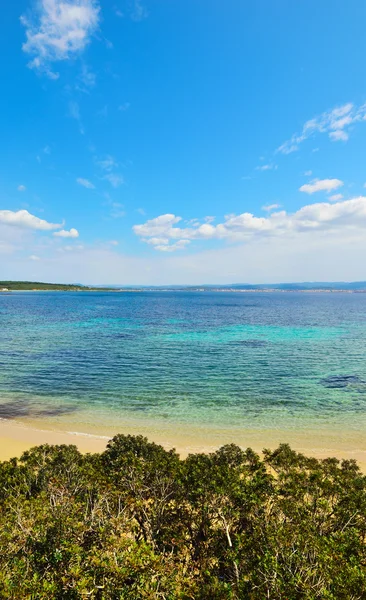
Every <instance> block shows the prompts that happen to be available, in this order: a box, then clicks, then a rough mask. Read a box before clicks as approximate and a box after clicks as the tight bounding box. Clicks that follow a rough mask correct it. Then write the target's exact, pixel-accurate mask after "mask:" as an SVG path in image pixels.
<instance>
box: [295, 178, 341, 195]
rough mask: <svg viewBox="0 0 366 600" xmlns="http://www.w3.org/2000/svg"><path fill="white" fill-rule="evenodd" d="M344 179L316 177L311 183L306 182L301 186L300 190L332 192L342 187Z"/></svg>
mask: <svg viewBox="0 0 366 600" xmlns="http://www.w3.org/2000/svg"><path fill="white" fill-rule="evenodd" d="M342 185H343V181H341V180H340V179H314V180H313V181H311V182H310V183H305V184H304V185H302V186H301V187H300V188H299V191H300V192H305V194H315V192H332V191H333V190H337V189H338V188H340V187H342Z"/></svg>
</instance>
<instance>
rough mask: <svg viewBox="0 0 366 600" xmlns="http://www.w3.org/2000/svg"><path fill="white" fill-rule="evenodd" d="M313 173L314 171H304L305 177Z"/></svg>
mask: <svg viewBox="0 0 366 600" xmlns="http://www.w3.org/2000/svg"><path fill="white" fill-rule="evenodd" d="M312 174H313V172H312V171H305V173H304V175H305V177H311V176H312Z"/></svg>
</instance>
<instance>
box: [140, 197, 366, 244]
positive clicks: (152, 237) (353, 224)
mask: <svg viewBox="0 0 366 600" xmlns="http://www.w3.org/2000/svg"><path fill="white" fill-rule="evenodd" d="M181 222H182V218H181V217H179V216H176V215H174V214H165V215H160V216H159V217H156V218H155V219H150V220H148V221H146V223H143V224H142V225H135V226H134V227H133V231H134V233H135V234H136V235H137V236H138V237H140V238H141V239H142V241H144V242H146V243H148V244H150V245H152V246H154V248H155V249H156V250H160V251H163V252H169V251H174V250H177V249H182V248H184V247H185V246H186V245H187V244H188V243H189V241H191V240H210V239H218V240H227V241H230V242H243V241H244V242H247V241H249V240H252V239H255V238H258V237H269V236H280V237H281V238H283V237H286V236H290V237H291V236H293V235H294V234H300V233H303V232H325V231H327V232H335V233H336V232H340V231H344V230H350V231H351V232H352V231H354V230H356V229H359V230H362V231H364V230H365V229H366V197H365V196H360V197H357V198H353V199H351V200H344V201H343V202H335V203H329V202H323V203H318V204H309V205H306V206H303V207H302V208H300V210H298V211H296V212H295V213H287V212H286V211H284V210H283V211H279V212H274V213H272V214H270V215H268V216H267V217H257V216H255V215H254V214H252V213H242V214H240V215H227V216H226V217H225V219H224V221H223V222H222V223H219V224H217V225H212V224H209V223H202V224H201V225H200V226H199V227H179V225H178V223H181Z"/></svg>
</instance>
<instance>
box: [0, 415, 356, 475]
mask: <svg viewBox="0 0 366 600" xmlns="http://www.w3.org/2000/svg"><path fill="white" fill-rule="evenodd" d="M51 426H52V425H50V423H49V422H47V421H44V422H43V421H42V422H39V423H37V424H35V423H34V422H18V421H12V420H5V419H2V420H0V460H8V459H10V458H12V457H19V456H20V455H21V454H22V452H24V451H25V450H28V449H29V448H31V447H33V446H37V445H40V444H75V445H76V446H77V447H78V448H79V449H80V451H81V452H83V453H85V452H102V451H103V450H104V448H105V446H106V444H107V442H108V440H109V439H110V438H111V437H113V435H115V434H116V433H117V431H115V432H110V433H109V434H108V433H107V432H106V431H102V432H100V433H99V432H98V430H97V429H95V428H94V429H93V430H89V431H88V432H73V431H71V430H66V429H65V430H62V429H52V428H51ZM68 426H70V424H68ZM119 432H120V433H124V434H132V435H139V434H141V435H144V436H146V437H147V438H148V439H149V440H151V441H154V442H156V443H159V444H161V445H162V446H164V447H165V448H166V449H171V448H175V449H176V450H177V452H178V453H179V454H180V455H181V456H182V457H183V458H184V457H185V456H187V455H188V454H189V453H194V452H213V451H215V450H216V449H217V448H219V447H220V446H222V445H224V444H227V443H235V444H238V445H239V446H241V447H243V448H247V447H251V448H253V449H254V450H255V451H257V452H261V450H262V449H263V448H271V449H274V448H276V447H277V446H278V445H279V444H280V443H289V444H290V445H291V447H292V448H293V449H295V450H297V451H299V452H303V453H304V454H307V455H309V456H315V457H316V458H326V457H330V456H332V457H336V458H338V459H355V460H356V461H357V462H358V464H359V465H360V467H361V468H362V470H363V471H366V435H365V434H364V433H363V432H360V431H343V432H342V433H340V432H339V431H332V430H322V431H319V430H318V431H316V430H311V431H309V430H308V431H288V430H274V429H266V430H243V429H241V430H230V431H227V430H222V429H210V430H207V429H204V428H199V427H196V428H192V427H191V428H190V429H189V431H188V430H187V431H184V430H182V428H178V427H177V425H173V424H170V425H168V426H166V427H165V428H164V429H158V428H153V427H151V426H150V427H149V425H148V424H147V423H145V424H144V423H131V422H129V423H128V424H126V427H125V428H119Z"/></svg>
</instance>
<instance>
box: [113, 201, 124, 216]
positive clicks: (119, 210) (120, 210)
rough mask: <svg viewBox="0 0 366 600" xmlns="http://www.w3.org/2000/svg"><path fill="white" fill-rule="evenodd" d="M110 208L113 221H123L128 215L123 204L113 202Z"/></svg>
mask: <svg viewBox="0 0 366 600" xmlns="http://www.w3.org/2000/svg"><path fill="white" fill-rule="evenodd" d="M110 206H111V211H110V216H111V217H112V219H121V218H122V217H124V216H125V215H126V212H125V210H124V207H123V204H121V203H120V202H111V203H110Z"/></svg>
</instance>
